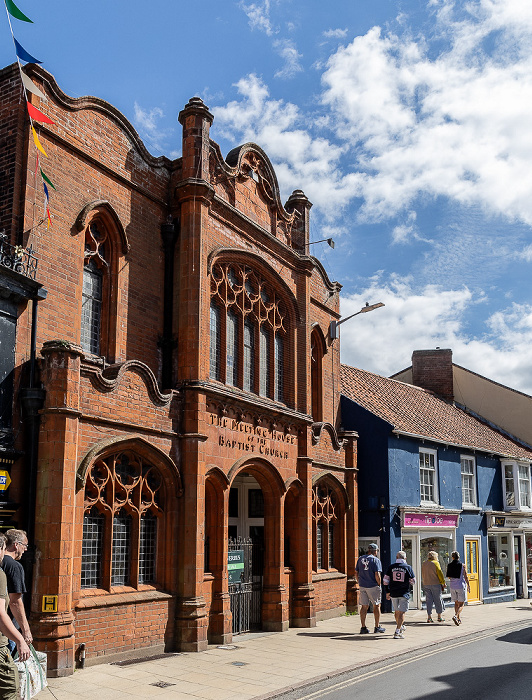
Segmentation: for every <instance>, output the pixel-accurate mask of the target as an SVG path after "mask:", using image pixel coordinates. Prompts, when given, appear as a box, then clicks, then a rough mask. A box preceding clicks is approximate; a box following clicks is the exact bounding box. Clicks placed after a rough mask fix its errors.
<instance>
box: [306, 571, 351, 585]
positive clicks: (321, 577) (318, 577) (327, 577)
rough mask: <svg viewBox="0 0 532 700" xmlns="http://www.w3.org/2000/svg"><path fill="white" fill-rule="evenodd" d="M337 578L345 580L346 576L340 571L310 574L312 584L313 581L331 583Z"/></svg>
mask: <svg viewBox="0 0 532 700" xmlns="http://www.w3.org/2000/svg"><path fill="white" fill-rule="evenodd" d="M337 578H347V574H342V572H341V571H323V572H321V571H320V572H319V573H317V574H312V583H314V581H331V580H332V579H337Z"/></svg>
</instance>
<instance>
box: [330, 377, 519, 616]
mask: <svg viewBox="0 0 532 700" xmlns="http://www.w3.org/2000/svg"><path fill="white" fill-rule="evenodd" d="M342 394H343V396H342V422H343V425H342V427H343V429H345V430H356V431H357V432H358V434H359V440H358V467H359V547H360V548H361V549H364V547H365V546H366V545H367V544H368V543H369V542H370V541H375V540H377V541H378V542H380V547H381V559H382V560H383V564H384V565H387V564H388V563H389V562H390V561H393V560H394V559H395V554H396V552H397V551H398V550H400V549H404V550H405V551H406V552H407V555H408V561H409V563H411V564H412V566H413V567H414V570H415V571H416V572H417V574H418V585H417V588H416V590H415V591H414V596H413V604H414V606H416V607H421V606H422V604H423V600H424V598H423V594H422V588H421V582H420V581H419V579H420V576H419V573H420V570H421V563H422V562H423V561H424V560H425V559H426V557H427V553H428V552H429V551H430V550H435V551H437V552H438V553H439V558H440V562H441V564H442V568H443V570H444V572H445V568H446V564H447V562H448V560H449V557H450V553H451V552H452V551H453V550H454V549H457V550H458V551H459V552H460V554H461V557H462V560H463V561H464V563H465V564H466V566H467V569H468V572H469V576H470V579H471V594H470V596H469V602H470V603H473V602H484V603H489V602H501V601H503V600H512V599H514V598H515V597H516V596H517V597H529V590H530V593H531V594H532V556H531V555H532V499H531V491H532V488H531V463H532V448H530V447H529V446H527V445H525V444H523V443H521V442H520V441H519V440H517V439H514V438H512V437H511V436H509V435H508V434H506V433H504V432H503V431H502V430H499V429H497V428H496V427H495V426H493V425H490V424H488V423H487V422H486V421H484V420H482V419H481V418H480V417H479V416H476V415H473V414H471V412H469V411H467V410H465V409H464V408H463V407H460V406H458V405H457V404H456V403H454V402H453V401H452V400H450V399H449V398H442V396H441V395H437V394H435V393H434V392H433V391H430V390H427V389H424V388H421V387H419V386H413V385H412V384H407V383H404V382H400V381H397V380H394V379H388V378H385V377H381V376H379V375H375V374H372V373H370V372H365V371H363V370H359V369H356V368H353V367H347V366H345V365H344V366H343V367H342ZM529 579H530V580H529Z"/></svg>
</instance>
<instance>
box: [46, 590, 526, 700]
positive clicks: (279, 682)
mask: <svg viewBox="0 0 532 700" xmlns="http://www.w3.org/2000/svg"><path fill="white" fill-rule="evenodd" d="M452 615H453V612H452V609H451V608H447V610H446V613H445V621H444V622H442V623H437V622H435V623H434V624H427V622H426V619H427V615H426V612H425V611H423V610H411V611H409V612H408V613H407V616H406V631H405V635H404V639H393V633H394V631H395V622H394V620H393V615H392V614H391V613H386V614H383V615H382V616H381V624H382V625H383V626H384V627H385V628H386V633H384V634H373V633H371V634H367V635H361V634H360V633H359V631H360V618H359V617H358V615H344V616H342V617H336V618H333V619H330V620H325V621H322V622H318V624H317V626H316V627H315V628H312V629H301V628H290V629H289V630H288V631H287V632H283V633H256V634H246V635H239V636H235V637H234V638H233V643H232V644H229V645H225V646H215V645H212V646H209V648H208V649H207V651H204V652H201V653H180V654H173V655H172V654H168V655H165V657H164V658H158V659H154V660H151V661H150V660H147V661H141V660H139V661H137V662H135V663H128V665H122V666H118V665H116V664H99V665H96V666H90V667H88V668H85V669H83V670H78V671H76V672H75V673H74V675H72V676H69V677H67V678H51V679H49V681H48V682H49V687H48V688H46V689H45V690H43V691H41V692H40V693H39V694H38V695H37V696H36V697H37V698H38V700H51V699H52V698H55V700H79V699H81V698H83V699H85V700H133V698H135V699H136V700H139V698H145V699H149V700H229V698H231V699H232V700H252V699H253V700H259V699H260V700H265V699H266V698H273V697H276V696H278V695H281V694H282V693H283V692H289V691H290V690H292V689H294V688H296V687H304V686H305V685H310V684H312V683H313V682H315V681H318V680H323V679H325V678H334V677H335V676H337V675H339V674H341V673H345V672H347V671H350V670H355V669H357V668H359V667H363V666H366V665H368V664H372V663H377V662H380V661H385V660H387V659H393V658H395V657H397V656H399V655H401V654H404V653H405V652H407V653H408V652H409V651H412V650H420V649H421V650H422V649H425V648H428V647H431V646H433V645H438V644H440V643H441V642H449V641H458V640H459V639H460V638H465V637H469V636H470V635H474V634H476V633H480V632H483V631H486V630H492V629H495V628H499V629H500V631H501V633H504V630H505V628H511V627H513V626H515V625H518V624H526V623H527V622H530V625H532V607H531V605H530V602H529V601H528V600H516V601H513V602H511V603H498V604H490V605H471V606H467V607H466V608H464V610H463V613H462V620H463V622H462V624H461V625H460V627H457V626H456V625H455V624H454V623H453V622H452V620H451V617H452ZM434 619H436V618H435V617H434ZM369 624H371V627H370V629H373V616H372V615H370V616H368V626H369ZM164 684H166V685H164ZM163 686H164V687H163Z"/></svg>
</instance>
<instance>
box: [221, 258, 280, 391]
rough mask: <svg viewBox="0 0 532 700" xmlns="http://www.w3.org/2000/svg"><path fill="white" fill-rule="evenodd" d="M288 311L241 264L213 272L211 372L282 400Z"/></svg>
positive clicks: (230, 382)
mask: <svg viewBox="0 0 532 700" xmlns="http://www.w3.org/2000/svg"><path fill="white" fill-rule="evenodd" d="M287 321H288V318H287V313H286V308H285V306H284V304H283V301H282V300H281V298H280V296H279V295H278V294H277V293H276V291H275V290H274V288H273V287H272V285H271V284H270V283H269V282H267V281H266V280H265V279H264V278H263V277H262V276H261V275H260V274H259V273H257V272H256V271H255V270H253V269H252V268H250V267H249V266H247V265H245V264H239V263H217V264H215V265H214V267H213V270H212V274H211V311H210V377H211V379H217V380H218V381H222V382H224V383H226V384H228V385H230V386H235V387H239V388H241V389H244V391H250V392H253V393H255V394H259V395H261V396H265V397H268V398H272V399H274V400H276V401H280V402H286V393H287V392H286V386H285V382H286V373H285V371H284V364H285V362H286V359H287V353H288V352H289V347H288V336H287Z"/></svg>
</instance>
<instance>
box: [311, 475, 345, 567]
mask: <svg viewBox="0 0 532 700" xmlns="http://www.w3.org/2000/svg"><path fill="white" fill-rule="evenodd" d="M312 520H313V530H314V545H313V569H314V571H319V570H325V571H327V570H329V571H330V570H331V569H335V570H342V568H343V566H344V564H343V555H342V552H343V539H342V532H343V527H342V526H343V520H344V512H343V507H342V505H341V502H340V499H339V498H338V496H337V494H336V492H335V490H334V489H333V488H331V487H330V486H329V484H328V483H327V481H324V480H323V479H322V480H321V481H320V482H318V484H317V485H316V486H314V488H313V489H312Z"/></svg>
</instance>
